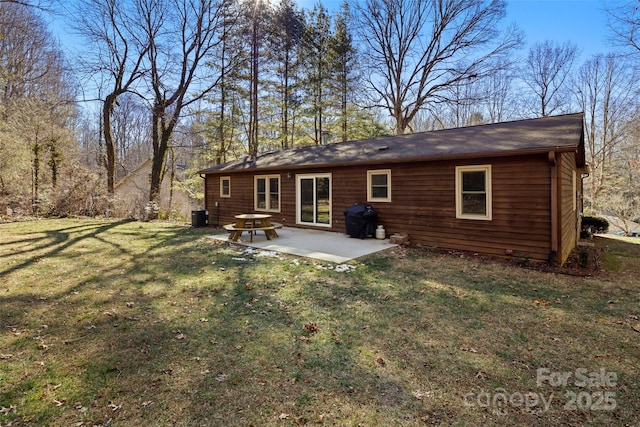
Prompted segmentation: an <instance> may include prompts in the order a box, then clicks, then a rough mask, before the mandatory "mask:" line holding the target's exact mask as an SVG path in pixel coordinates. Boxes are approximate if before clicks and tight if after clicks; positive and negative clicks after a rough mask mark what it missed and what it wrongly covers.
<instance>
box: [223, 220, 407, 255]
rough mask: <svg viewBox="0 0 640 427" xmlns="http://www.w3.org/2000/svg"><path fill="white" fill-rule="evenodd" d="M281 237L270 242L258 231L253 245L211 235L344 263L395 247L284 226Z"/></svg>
mask: <svg viewBox="0 0 640 427" xmlns="http://www.w3.org/2000/svg"><path fill="white" fill-rule="evenodd" d="M278 236H279V237H278V238H277V239H273V240H267V238H266V237H265V235H264V233H263V232H258V233H257V234H256V235H254V236H253V242H250V241H249V240H250V238H249V235H248V234H247V233H244V234H243V235H242V236H241V237H240V239H239V240H238V241H237V242H233V241H231V240H229V235H228V233H226V234H216V235H213V236H211V237H212V238H213V239H216V240H220V241H225V242H231V243H238V244H241V245H245V246H250V247H253V248H258V249H263V250H267V251H274V252H281V253H286V254H290V255H298V256H303V257H307V258H313V259H318V260H322V261H329V262H335V263H343V262H347V261H351V260H353V259H356V258H359V257H362V256H365V255H369V254H372V253H375V252H379V251H383V250H385V249H389V248H392V247H394V246H396V245H394V244H391V243H389V239H384V240H377V239H374V238H367V239H354V238H351V237H349V236H348V235H346V234H343V233H336V232H330V231H319V230H308V229H301V228H290V227H284V228H282V229H280V230H278Z"/></svg>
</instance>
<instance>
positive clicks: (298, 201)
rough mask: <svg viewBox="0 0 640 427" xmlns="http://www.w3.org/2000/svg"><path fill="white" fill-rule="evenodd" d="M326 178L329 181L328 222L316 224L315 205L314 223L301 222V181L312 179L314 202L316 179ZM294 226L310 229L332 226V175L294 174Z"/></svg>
mask: <svg viewBox="0 0 640 427" xmlns="http://www.w3.org/2000/svg"><path fill="white" fill-rule="evenodd" d="M318 178H327V179H328V180H329V222H328V223H324V222H317V221H316V219H317V216H318V211H317V209H316V208H317V205H315V207H314V221H313V222H309V221H302V212H301V211H302V181H303V180H305V179H313V182H314V201H317V200H316V197H317V181H316V180H317V179H318ZM296 224H297V225H305V226H312V227H325V228H331V227H332V226H333V174H332V173H331V172H328V173H308V174H296Z"/></svg>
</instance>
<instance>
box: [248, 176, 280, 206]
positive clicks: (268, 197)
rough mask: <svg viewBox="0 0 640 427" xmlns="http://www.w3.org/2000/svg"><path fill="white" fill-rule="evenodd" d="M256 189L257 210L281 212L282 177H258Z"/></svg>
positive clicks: (255, 182)
mask: <svg viewBox="0 0 640 427" xmlns="http://www.w3.org/2000/svg"><path fill="white" fill-rule="evenodd" d="M254 188H255V201H254V208H255V210H257V211H267V212H280V175H258V176H256V177H255V181H254Z"/></svg>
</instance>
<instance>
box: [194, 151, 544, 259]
mask: <svg viewBox="0 0 640 427" xmlns="http://www.w3.org/2000/svg"><path fill="white" fill-rule="evenodd" d="M471 164H478V165H481V164H482V165H484V164H490V165H492V170H491V175H492V199H493V200H492V212H493V215H492V220H491V221H482V220H469V219H456V203H455V168H456V166H466V165H471ZM376 169H390V170H391V183H392V192H391V199H392V201H391V202H389V203H386V202H385V203H381V202H373V203H371V204H372V205H373V206H374V207H375V209H376V210H377V211H378V215H379V216H378V224H382V225H384V227H385V229H386V231H387V235H390V234H392V233H395V232H405V233H407V234H409V237H410V240H411V243H412V244H418V243H419V244H423V245H428V246H436V247H440V248H447V249H459V250H468V251H475V252H481V253H489V254H497V255H504V254H505V251H506V250H507V249H510V250H512V251H514V252H515V253H521V254H523V255H526V256H528V257H531V258H533V259H539V260H547V259H548V256H549V251H550V248H551V244H550V224H551V221H550V183H551V178H550V169H549V162H548V160H547V156H546V155H535V156H520V157H517V158H494V159H483V160H478V161H475V162H473V161H441V162H435V161H432V162H416V163H405V164H394V165H380V166H379V167H378V166H371V165H369V166H349V167H335V168H316V169H304V170H298V171H294V170H291V171H288V170H283V171H280V172H279V175H280V183H281V212H280V213H273V218H274V219H273V220H274V221H276V222H281V223H283V224H284V225H286V226H296V223H295V222H296V212H295V210H296V206H295V205H296V192H295V191H296V190H295V183H296V179H295V174H296V173H304V174H309V173H331V174H332V189H333V191H332V208H333V212H332V227H331V230H332V231H341V232H344V230H345V224H344V214H343V211H344V210H345V209H346V208H348V207H349V206H351V205H352V204H353V203H363V202H366V198H367V170H376ZM288 172H292V178H290V179H289V178H288V177H287V173H288ZM272 173H274V172H268V174H272ZM254 174H256V172H244V171H243V172H239V173H225V174H223V175H228V176H230V177H231V198H220V178H219V177H220V175H217V174H209V175H207V178H206V191H207V206H206V208H207V209H208V210H209V218H210V220H209V221H210V224H226V223H231V222H233V221H234V218H233V216H234V215H235V214H238V213H246V212H253V211H254V209H253V191H254V190H253V182H254V181H253V175H254ZM260 174H262V173H260ZM265 174H267V173H265ZM216 201H217V202H219V207H218V208H216V207H215V202H216ZM322 229H326V228H322Z"/></svg>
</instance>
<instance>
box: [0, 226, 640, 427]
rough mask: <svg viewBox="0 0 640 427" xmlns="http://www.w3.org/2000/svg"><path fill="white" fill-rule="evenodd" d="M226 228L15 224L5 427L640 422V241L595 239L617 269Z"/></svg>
mask: <svg viewBox="0 0 640 427" xmlns="http://www.w3.org/2000/svg"><path fill="white" fill-rule="evenodd" d="M211 233H213V231H212V230H211V229H192V228H190V227H186V226H181V225H175V224H165V223H139V222H115V221H97V220H42V221H32V222H20V223H12V224H0V426H2V427H4V426H7V425H11V426H23V425H30V426H39V425H40V426H44V425H55V426H82V425H88V426H89V425H90V426H93V425H110V426H164V425H177V426H209V425H224V426H236V425H237V426H251V425H253V426H264V425H276V426H288V425H305V424H306V425H331V426H346V425H352V426H396V425H400V426H405V425H406V426H412V425H416V426H418V425H443V426H449V425H461V426H467V425H487V426H491V425H532V426H535V425H541V426H542V425H575V426H578V425H596V426H600V425H602V426H609V425H632V426H634V425H637V423H638V421H639V420H640V390H639V388H638V385H639V384H640V373H639V372H638V367H639V363H638V361H639V360H640V280H638V277H639V274H640V261H639V259H640V244H639V243H640V239H636V240H633V239H603V238H600V239H598V240H597V245H598V247H600V248H606V249H605V252H604V253H603V254H602V256H601V258H600V260H599V264H600V265H602V266H603V267H604V268H606V269H607V271H603V272H601V273H599V274H597V275H595V276H593V277H582V276H581V275H580V274H554V273H548V272H540V271H536V270H534V269H524V268H520V267H517V266H515V265H511V264H510V263H508V262H485V261H486V260H484V259H482V258H481V257H474V256H472V255H462V254H458V253H454V254H441V253H433V252H426V251H423V250H417V249H416V250H410V249H404V248H397V249H392V250H388V251H386V252H382V253H378V254H375V255H372V256H369V257H366V258H363V259H361V260H359V261H358V262H353V263H350V264H349V267H348V268H335V266H334V265H332V264H327V263H322V262H315V261H310V260H306V259H303V258H296V257H292V256H284V255H282V256H280V255H278V256H274V255H275V254H273V253H264V252H246V251H245V248H244V247H241V246H234V245H230V244H227V243H216V242H215V241H214V240H213V239H210V238H208V237H207V236H208V235H209V234H211ZM265 255H266V256H265ZM590 262H595V261H594V260H593V259H591V260H590ZM578 273H579V272H578Z"/></svg>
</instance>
